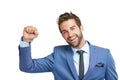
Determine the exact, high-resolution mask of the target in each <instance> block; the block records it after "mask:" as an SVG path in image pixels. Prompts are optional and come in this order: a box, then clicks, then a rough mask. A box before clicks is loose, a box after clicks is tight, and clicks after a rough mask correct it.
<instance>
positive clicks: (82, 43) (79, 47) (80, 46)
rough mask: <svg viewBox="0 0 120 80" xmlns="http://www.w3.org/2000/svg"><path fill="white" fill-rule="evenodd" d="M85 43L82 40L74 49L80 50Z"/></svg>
mask: <svg viewBox="0 0 120 80" xmlns="http://www.w3.org/2000/svg"><path fill="white" fill-rule="evenodd" d="M85 43H86V40H85V39H82V41H81V43H80V45H79V46H77V47H76V49H81V48H82V47H83V46H84V45H85Z"/></svg>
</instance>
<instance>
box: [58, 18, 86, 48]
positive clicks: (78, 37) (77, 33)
mask: <svg viewBox="0 0 120 80" xmlns="http://www.w3.org/2000/svg"><path fill="white" fill-rule="evenodd" d="M59 28H60V31H61V33H62V36H63V38H64V39H65V40H66V42H67V43H68V44H70V45H71V46H72V47H74V48H81V45H82V44H81V42H82V41H83V42H84V40H83V34H82V26H80V27H79V26H78V25H77V24H76V21H75V20H74V19H68V20H66V21H63V22H62V23H61V24H60V26H59Z"/></svg>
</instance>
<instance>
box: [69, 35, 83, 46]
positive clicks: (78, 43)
mask: <svg viewBox="0 0 120 80" xmlns="http://www.w3.org/2000/svg"><path fill="white" fill-rule="evenodd" d="M76 36H77V41H76V43H75V44H72V43H70V42H67V43H68V44H69V45H70V46H72V47H73V48H77V47H79V46H80V44H81V41H82V39H83V35H82V34H81V35H80V36H78V35H76Z"/></svg>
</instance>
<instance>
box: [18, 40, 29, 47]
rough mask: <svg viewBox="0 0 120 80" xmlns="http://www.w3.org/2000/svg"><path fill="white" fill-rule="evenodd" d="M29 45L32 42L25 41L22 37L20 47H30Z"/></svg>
mask: <svg viewBox="0 0 120 80" xmlns="http://www.w3.org/2000/svg"><path fill="white" fill-rule="evenodd" d="M29 46H30V44H29V43H28V42H25V41H23V40H22V38H21V40H20V47H22V48H24V47H29Z"/></svg>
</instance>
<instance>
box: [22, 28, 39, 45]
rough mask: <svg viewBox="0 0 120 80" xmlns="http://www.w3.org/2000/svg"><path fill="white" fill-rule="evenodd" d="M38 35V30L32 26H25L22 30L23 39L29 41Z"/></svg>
mask: <svg viewBox="0 0 120 80" xmlns="http://www.w3.org/2000/svg"><path fill="white" fill-rule="evenodd" d="M37 36H38V30H37V29H36V28H35V27H33V26H26V27H25V28H24V30H23V41H25V42H28V43H29V42H31V40H33V39H34V38H36V37H37Z"/></svg>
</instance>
